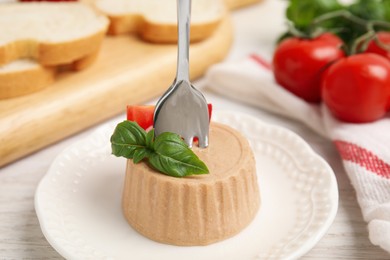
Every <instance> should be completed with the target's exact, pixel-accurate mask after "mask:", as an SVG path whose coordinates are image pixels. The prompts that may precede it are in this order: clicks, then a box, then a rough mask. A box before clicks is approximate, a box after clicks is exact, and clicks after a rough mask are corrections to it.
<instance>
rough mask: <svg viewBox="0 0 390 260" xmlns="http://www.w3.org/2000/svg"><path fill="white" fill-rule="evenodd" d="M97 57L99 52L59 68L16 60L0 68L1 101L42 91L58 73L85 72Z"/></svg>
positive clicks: (26, 60)
mask: <svg viewBox="0 0 390 260" xmlns="http://www.w3.org/2000/svg"><path fill="white" fill-rule="evenodd" d="M97 55H98V52H94V53H91V54H89V55H87V56H85V57H83V58H81V59H78V60H76V61H73V62H72V63H69V64H64V65H59V66H42V65H40V64H39V63H37V62H36V61H35V60H31V59H21V60H16V61H12V62H10V63H7V64H6V65H3V66H0V100H1V99H6V98H13V97H18V96H23V95H26V94H31V93H34V92H37V91H39V90H42V89H44V88H46V87H48V86H50V84H51V83H53V81H54V80H55V76H56V74H57V72H63V71H79V70H83V69H85V68H87V67H88V66H90V65H91V64H92V63H93V62H94V61H95V60H96V57H97Z"/></svg>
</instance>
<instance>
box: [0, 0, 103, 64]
mask: <svg viewBox="0 0 390 260" xmlns="http://www.w3.org/2000/svg"><path fill="white" fill-rule="evenodd" d="M108 24H109V21H108V19H107V18H106V17H105V16H104V15H101V14H98V13H97V12H95V11H94V10H93V9H92V8H91V7H90V6H88V5H86V4H83V3H70V2H64V3H51V2H35V3H33V2H31V3H8V4H1V5H0V28H1V30H0V65H4V64H7V63H9V62H11V61H14V60H17V59H23V58H31V59H34V60H37V61H38V63H40V64H42V65H45V66H53V65H60V64H69V63H72V62H73V61H75V60H78V59H81V58H82V57H85V56H87V55H89V54H91V53H95V52H96V51H97V50H98V49H99V47H100V45H101V42H102V40H103V37H104V35H105V33H106V31H107V28H108Z"/></svg>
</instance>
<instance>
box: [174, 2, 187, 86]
mask: <svg viewBox="0 0 390 260" xmlns="http://www.w3.org/2000/svg"><path fill="white" fill-rule="evenodd" d="M177 23H178V29H177V41H178V42H177V45H178V52H177V69H176V81H178V82H179V81H182V80H184V81H188V82H189V80H190V77H189V40H190V23H191V0H177Z"/></svg>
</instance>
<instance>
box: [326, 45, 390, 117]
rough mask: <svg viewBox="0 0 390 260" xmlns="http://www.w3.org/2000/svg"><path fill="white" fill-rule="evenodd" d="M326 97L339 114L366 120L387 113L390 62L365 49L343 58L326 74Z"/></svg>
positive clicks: (337, 115)
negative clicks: (364, 51)
mask: <svg viewBox="0 0 390 260" xmlns="http://www.w3.org/2000/svg"><path fill="white" fill-rule="evenodd" d="M322 97H323V100H324V102H325V104H326V105H327V106H328V108H329V110H330V111H331V112H332V113H333V115H334V116H336V117H337V118H339V119H341V120H343V121H347V122H352V123H364V122H370V121H374V120H377V119H379V118H381V117H383V116H384V115H385V114H386V112H387V111H388V110H389V108H390V101H389V99H390V62H389V60H387V59H386V58H384V57H382V56H380V55H377V54H373V53H361V54H357V55H353V56H350V57H346V58H343V59H341V60H338V61H337V62H335V63H334V64H333V65H332V66H330V67H329V68H328V69H327V70H326V72H325V73H324V76H323V81H322Z"/></svg>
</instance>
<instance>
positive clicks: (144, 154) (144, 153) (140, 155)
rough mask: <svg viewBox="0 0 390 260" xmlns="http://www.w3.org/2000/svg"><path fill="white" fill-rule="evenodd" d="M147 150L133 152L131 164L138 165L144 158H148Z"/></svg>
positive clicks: (140, 149) (141, 149)
mask: <svg viewBox="0 0 390 260" xmlns="http://www.w3.org/2000/svg"><path fill="white" fill-rule="evenodd" d="M148 154H149V150H148V149H147V148H139V149H137V150H135V152H134V156H133V162H134V163H139V162H140V161H142V160H143V159H144V158H145V157H148Z"/></svg>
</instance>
